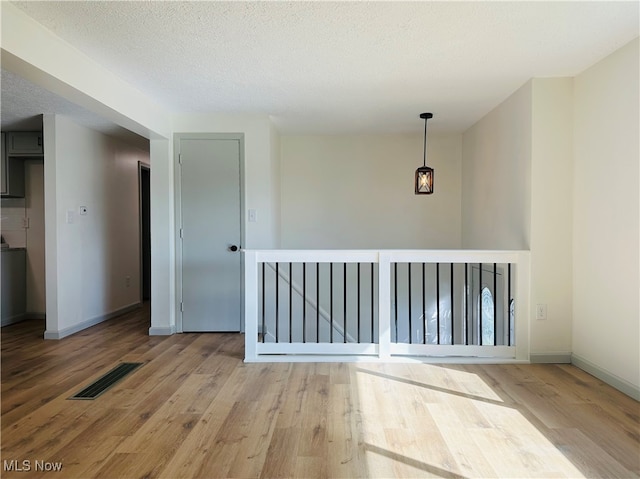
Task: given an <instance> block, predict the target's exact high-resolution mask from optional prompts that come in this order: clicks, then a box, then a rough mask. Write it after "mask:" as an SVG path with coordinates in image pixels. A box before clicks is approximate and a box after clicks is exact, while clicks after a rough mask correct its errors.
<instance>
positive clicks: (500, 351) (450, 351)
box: [390, 343, 516, 359]
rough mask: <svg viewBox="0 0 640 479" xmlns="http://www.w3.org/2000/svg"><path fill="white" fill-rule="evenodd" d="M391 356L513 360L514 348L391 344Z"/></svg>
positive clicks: (514, 356)
mask: <svg viewBox="0 0 640 479" xmlns="http://www.w3.org/2000/svg"><path fill="white" fill-rule="evenodd" d="M390 351H391V354H392V355H403V356H408V355H411V356H429V357H469V358H487V359H489V358H491V359H495V358H501V359H515V358H516V348H515V347H514V346H465V345H464V344H454V345H450V344H407V343H392V344H391V346H390Z"/></svg>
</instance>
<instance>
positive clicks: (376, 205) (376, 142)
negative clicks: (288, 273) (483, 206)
mask: <svg viewBox="0 0 640 479" xmlns="http://www.w3.org/2000/svg"><path fill="white" fill-rule="evenodd" d="M422 143H423V135H422V134H406V135H401V134H396V135H366V136H351V135H335V136H331V135H328V136H283V137H282V139H281V144H282V150H281V151H282V157H281V190H282V193H281V195H282V196H281V211H282V230H281V231H282V247H283V248H285V249H288V248H292V249H295V248H318V249H350V248H356V249H357V248H372V249H378V248H459V247H460V167H461V163H460V162H461V151H460V146H461V142H460V135H457V134H451V135H433V134H431V133H429V138H428V159H427V163H428V165H429V166H431V167H433V168H434V170H435V186H434V194H433V195H430V196H418V195H415V194H414V190H413V180H414V175H415V170H416V168H417V167H418V166H421V165H422Z"/></svg>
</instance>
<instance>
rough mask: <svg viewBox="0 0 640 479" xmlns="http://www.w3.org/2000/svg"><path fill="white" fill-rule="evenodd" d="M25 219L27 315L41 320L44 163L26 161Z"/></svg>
mask: <svg viewBox="0 0 640 479" xmlns="http://www.w3.org/2000/svg"><path fill="white" fill-rule="evenodd" d="M24 169H25V172H24V179H25V216H26V217H27V218H29V228H27V230H26V237H27V238H26V246H27V316H28V317H34V316H35V317H41V316H44V314H45V311H46V295H45V256H44V248H45V229H44V162H43V160H26V161H25V162H24Z"/></svg>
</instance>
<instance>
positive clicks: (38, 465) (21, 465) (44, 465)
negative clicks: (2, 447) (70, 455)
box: [2, 459, 62, 472]
mask: <svg viewBox="0 0 640 479" xmlns="http://www.w3.org/2000/svg"><path fill="white" fill-rule="evenodd" d="M2 470H3V471H5V472H9V471H15V472H29V471H31V470H34V471H45V472H57V471H61V470H62V463H61V462H47V461H38V460H35V461H33V462H32V461H30V460H28V459H25V460H23V461H19V460H17V459H11V460H9V461H7V460H6V459H5V460H4V461H3V462H2Z"/></svg>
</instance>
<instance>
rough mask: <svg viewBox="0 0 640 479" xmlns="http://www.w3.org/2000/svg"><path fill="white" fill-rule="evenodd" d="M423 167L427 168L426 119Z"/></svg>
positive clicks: (425, 122)
mask: <svg viewBox="0 0 640 479" xmlns="http://www.w3.org/2000/svg"><path fill="white" fill-rule="evenodd" d="M422 166H427V119H426V118H425V119H424V149H423V150H422Z"/></svg>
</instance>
